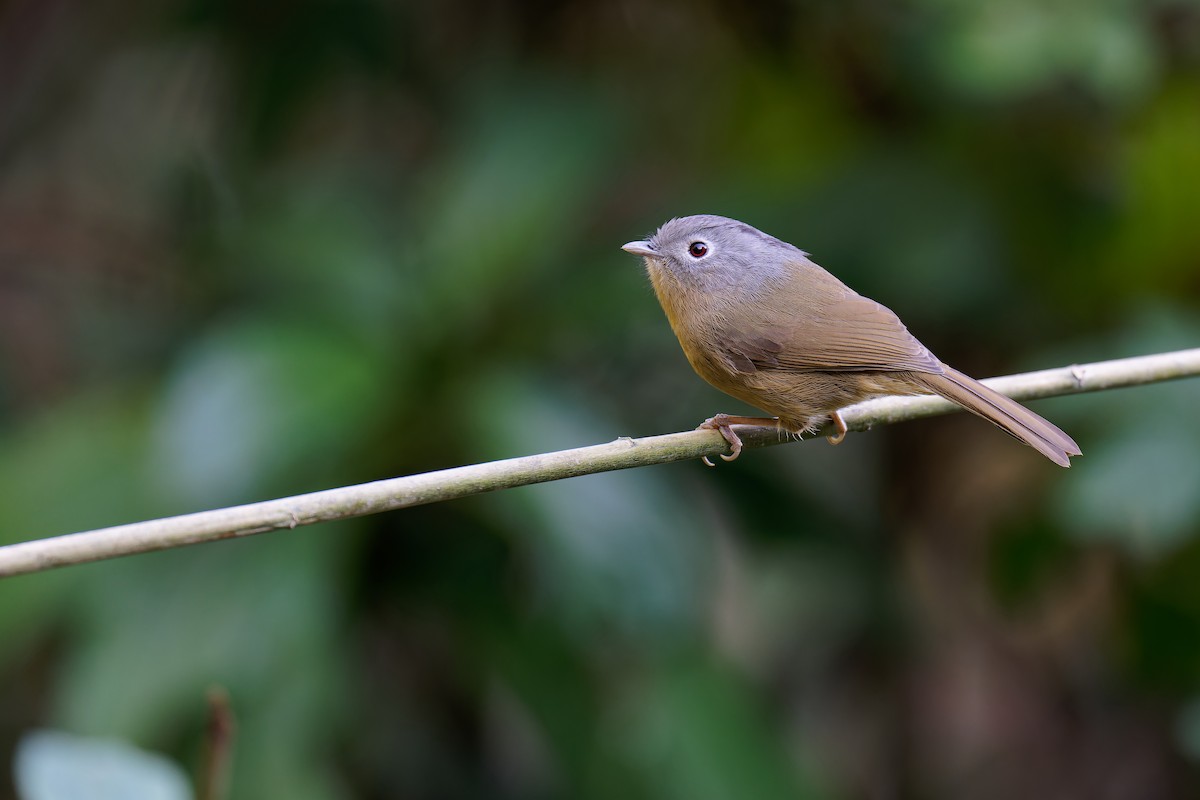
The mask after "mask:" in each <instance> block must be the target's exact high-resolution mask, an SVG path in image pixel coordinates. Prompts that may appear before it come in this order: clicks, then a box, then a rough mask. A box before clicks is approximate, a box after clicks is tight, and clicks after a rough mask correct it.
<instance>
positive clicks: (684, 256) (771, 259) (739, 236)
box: [621, 214, 805, 290]
mask: <svg viewBox="0 0 1200 800" xmlns="http://www.w3.org/2000/svg"><path fill="white" fill-rule="evenodd" d="M621 249H622V250H624V251H625V252H627V253H632V254H634V255H638V256H643V257H644V258H645V259H646V268H647V269H648V270H650V272H651V273H654V272H655V271H660V270H661V271H662V272H663V273H665V275H669V276H671V277H672V278H673V279H674V280H675V281H677V282H679V283H680V284H682V285H685V286H694V287H696V288H700V289H706V290H728V289H730V288H734V287H742V288H746V289H752V290H758V289H764V288H768V287H771V286H773V285H775V284H777V283H779V282H780V281H782V280H783V279H784V278H785V277H786V275H787V271H788V267H787V264H788V262H794V261H797V260H802V259H803V258H804V256H805V253H804V251H803V250H800V249H798V248H796V247H793V246H792V245H790V244H788V243H787V242H783V241H780V240H779V239H776V238H775V237H774V236H768V235H767V234H765V233H763V232H762V231H760V230H758V229H757V228H753V227H751V226H749V225H747V224H746V223H744V222H738V221H737V220H736V219H730V218H729V217H718V216H714V215H712V214H697V215H696V216H692V217H678V218H676V219H673V220H671V221H670V222H668V223H666V224H665V225H663V226H662V227H661V228H659V229H658V231H657V232H656V233H655V234H654V235H653V236H651V237H650V238H649V239H647V240H645V241H637V242H629V243H628V244H626V245H625V246H623V247H622V248H621ZM665 275H664V277H665Z"/></svg>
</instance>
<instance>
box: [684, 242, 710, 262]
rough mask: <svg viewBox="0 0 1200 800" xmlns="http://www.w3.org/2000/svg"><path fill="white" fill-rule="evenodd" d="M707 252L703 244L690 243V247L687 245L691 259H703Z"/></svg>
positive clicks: (706, 246) (706, 247)
mask: <svg viewBox="0 0 1200 800" xmlns="http://www.w3.org/2000/svg"><path fill="white" fill-rule="evenodd" d="M707 252H708V245H706V244H705V243H704V242H692V243H691V244H690V245H688V253H690V254H691V256H692V258H704V255H705V254H706V253H707Z"/></svg>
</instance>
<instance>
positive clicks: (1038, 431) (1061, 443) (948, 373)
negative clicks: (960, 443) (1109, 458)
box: [914, 364, 1081, 467]
mask: <svg viewBox="0 0 1200 800" xmlns="http://www.w3.org/2000/svg"><path fill="white" fill-rule="evenodd" d="M942 366H943V368H944V369H945V372H944V373H943V374H941V375H934V374H930V373H914V376H915V377H917V378H918V380H920V382H921V383H923V384H924V385H925V386H927V387H928V388H929V390H930V391H931V392H933V393H935V394H939V395H941V396H942V397H944V398H946V399H947V400H949V401H950V402H952V403H957V404H958V405H960V406H962V407H963V408H965V409H966V410H967V411H970V412H971V413H972V414H976V415H978V416H980V417H983V418H984V419H986V420H988V421H989V422H992V423H994V424H995V425H997V426H999V427H1000V428H1001V429H1003V430H1005V431H1007V432H1008V433H1010V434H1012V435H1013V436H1015V437H1016V438H1017V439H1020V440H1021V441H1022V442H1024V443H1025V444H1027V445H1029V446H1030V447H1032V448H1033V449H1034V450H1037V451H1038V452H1039V453H1041V454H1042V455H1044V456H1045V457H1046V458H1048V459H1050V460H1051V461H1053V462H1054V463H1055V464H1058V465H1059V466H1060V467H1069V466H1071V458H1070V457H1071V456H1077V455H1080V454H1081V451H1080V449H1079V445H1077V444H1075V440H1074V439H1072V438H1071V437H1070V436H1067V434H1065V433H1063V432H1062V431H1061V430H1059V429H1058V427H1057V426H1056V425H1054V424H1053V423H1051V422H1048V421H1047V420H1045V419H1042V418H1041V417H1039V416H1038V415H1037V414H1035V413H1033V412H1032V411H1030V410H1029V409H1028V408H1026V407H1025V406H1023V405H1021V404H1020V403H1018V402H1017V401H1016V400H1013V399H1012V398H1009V397H1005V396H1004V395H1002V394H1000V393H999V392H997V391H995V390H994V389H989V388H988V387H986V386H984V385H983V384H982V383H980V382H979V381H977V380H975V379H974V378H971V377H968V376H967V375H964V374H962V373H961V372H959V371H958V370H956V369H953V368H951V367H947V366H946V365H944V364H943V365H942Z"/></svg>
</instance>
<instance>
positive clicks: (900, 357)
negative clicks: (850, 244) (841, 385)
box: [722, 262, 942, 374]
mask: <svg viewBox="0 0 1200 800" xmlns="http://www.w3.org/2000/svg"><path fill="white" fill-rule="evenodd" d="M800 266H801V267H802V268H803V271H801V272H799V273H798V274H797V276H796V279H795V280H794V281H792V282H791V283H790V284H788V285H787V286H785V287H783V288H782V289H780V290H778V291H776V292H775V293H773V294H772V296H771V298H770V299H769V300H768V301H767V302H765V303H763V304H762V307H761V311H760V313H758V314H756V315H755V317H756V319H754V320H753V321H749V324H748V325H745V324H744V325H743V327H742V329H740V330H735V329H729V330H727V331H726V332H725V333H726V335H725V336H723V337H722V343H723V345H724V346H723V349H724V351H725V354H726V356H727V358H728V361H729V364H730V366H731V367H733V369H734V370H736V371H737V372H742V373H748V372H755V371H760V370H784V371H788V372H863V371H882V372H901V371H915V372H930V373H934V374H941V373H942V364H941V362H940V361H938V359H937V357H936V356H934V355H933V353H931V352H929V350H928V349H927V348H926V347H925V345H923V344H921V343H920V342H919V341H917V339H916V337H914V336H913V335H912V334H911V333H909V332H908V328H906V327H904V323H903V322H901V321H900V318H899V317H897V316H896V315H895V314H894V313H892V311H891V309H889V308H887V307H886V306H883V305H880V304H879V303H876V302H875V301H874V300H871V299H869V298H866V297H863V296H862V295H860V294H857V293H856V292H854V291H853V290H852V289H850V288H848V287H846V285H845V284H843V283H842V282H841V281H839V280H838V279H837V278H834V277H833V276H832V275H830V274H829V273H828V272H825V270H823V269H821V268H820V267H818V266H817V265H815V264H813V263H812V262H806V263H805V264H803V265H800ZM789 300H790V301H792V302H788V301H789ZM779 320H784V322H783V324H778V321H779ZM772 323H774V324H772Z"/></svg>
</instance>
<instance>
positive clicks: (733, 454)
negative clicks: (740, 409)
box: [696, 414, 779, 467]
mask: <svg viewBox="0 0 1200 800" xmlns="http://www.w3.org/2000/svg"><path fill="white" fill-rule="evenodd" d="M778 422H779V420H778V419H776V418H774V417H736V416H731V415H729V414H715V415H714V416H711V417H709V418H708V419H706V420H704V422H701V423H700V424H699V425H698V426H696V430H698V431H700V430H715V431H719V432H720V434H721V435H722V436H723V437H725V441H727V442H729V454H728V455H726V454H725V453H721V454H720V456H721V458H722V460H724V461H733V460H734V459H735V458H737V457H738V456H740V455H741V454H742V439H741V437H740V436H738V435H737V434H736V433H734V432H733V428H732V427H730V426H731V425H776V424H778ZM700 460H701V461H703V462H704V463H705V464H706V465H708V466H710V467H712V466H716V465H715V464H713V462H712V461H711V460H710V459H709V457H708V456H704V457H703V458H701V459H700Z"/></svg>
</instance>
